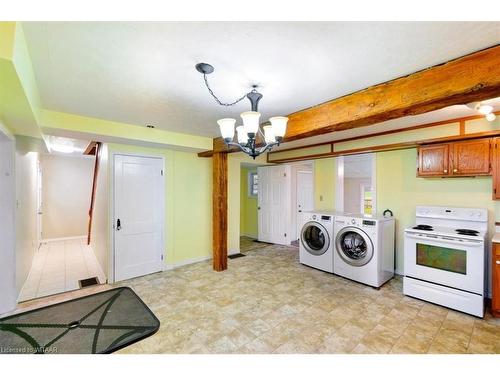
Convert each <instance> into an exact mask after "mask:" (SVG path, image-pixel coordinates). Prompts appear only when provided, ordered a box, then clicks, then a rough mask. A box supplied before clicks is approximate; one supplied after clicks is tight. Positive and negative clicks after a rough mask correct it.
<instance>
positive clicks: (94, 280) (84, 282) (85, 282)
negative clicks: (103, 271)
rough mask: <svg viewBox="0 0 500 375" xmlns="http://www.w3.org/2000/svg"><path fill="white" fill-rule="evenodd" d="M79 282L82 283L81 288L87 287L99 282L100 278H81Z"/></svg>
mask: <svg viewBox="0 0 500 375" xmlns="http://www.w3.org/2000/svg"><path fill="white" fill-rule="evenodd" d="M78 283H79V284H80V288H86V287H88V286H92V285H97V284H99V280H97V277H91V278H89V279H83V280H79V281H78Z"/></svg>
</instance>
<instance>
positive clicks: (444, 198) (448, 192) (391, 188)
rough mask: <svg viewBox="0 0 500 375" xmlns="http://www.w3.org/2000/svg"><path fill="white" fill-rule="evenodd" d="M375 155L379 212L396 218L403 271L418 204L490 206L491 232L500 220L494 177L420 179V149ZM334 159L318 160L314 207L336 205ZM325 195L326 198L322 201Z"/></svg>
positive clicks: (399, 265)
mask: <svg viewBox="0 0 500 375" xmlns="http://www.w3.org/2000/svg"><path fill="white" fill-rule="evenodd" d="M375 157H376V193H377V196H376V205H377V214H379V215H380V214H382V212H383V211H384V210H385V209H387V208H389V209H391V210H392V211H393V213H394V217H395V218H396V269H397V272H399V273H401V272H402V270H403V246H404V229H405V228H406V227H408V226H410V225H412V224H413V223H414V221H415V207H416V206H417V205H435V206H455V207H478V208H487V209H488V212H489V231H490V233H493V232H494V222H495V218H496V221H500V203H497V202H496V201H494V200H492V180H491V177H475V178H470V177H469V178H466V177H462V178H421V177H417V176H416V160H417V150H416V149H415V148H412V149H407V150H396V151H386V152H379V153H376V154H375ZM335 173H336V172H335V158H330V159H320V160H316V161H315V180H314V181H315V193H314V195H315V208H316V209H334V208H335ZM320 195H323V201H320V200H319V197H320Z"/></svg>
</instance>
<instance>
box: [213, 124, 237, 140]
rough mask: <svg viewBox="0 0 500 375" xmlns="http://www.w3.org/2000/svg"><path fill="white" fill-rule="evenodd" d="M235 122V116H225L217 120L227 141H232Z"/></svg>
mask: <svg viewBox="0 0 500 375" xmlns="http://www.w3.org/2000/svg"><path fill="white" fill-rule="evenodd" d="M235 123H236V120H235V119H233V118H223V119H220V120H218V121H217V124H219V128H220V133H221V135H222V138H224V140H225V141H226V142H231V141H232V140H233V137H234V124H235Z"/></svg>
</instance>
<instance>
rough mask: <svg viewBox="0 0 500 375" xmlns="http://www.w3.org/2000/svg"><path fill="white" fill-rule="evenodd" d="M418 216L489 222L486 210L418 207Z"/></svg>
mask: <svg viewBox="0 0 500 375" xmlns="http://www.w3.org/2000/svg"><path fill="white" fill-rule="evenodd" d="M416 216H417V217H422V218H431V219H450V220H468V221H479V222H486V221H488V210H487V209H484V208H463V207H444V206H417V208H416Z"/></svg>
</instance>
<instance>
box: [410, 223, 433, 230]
mask: <svg viewBox="0 0 500 375" xmlns="http://www.w3.org/2000/svg"><path fill="white" fill-rule="evenodd" d="M413 229H418V230H427V231H433V230H434V229H433V228H432V225H426V224H418V225H416V226H414V227H413Z"/></svg>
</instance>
